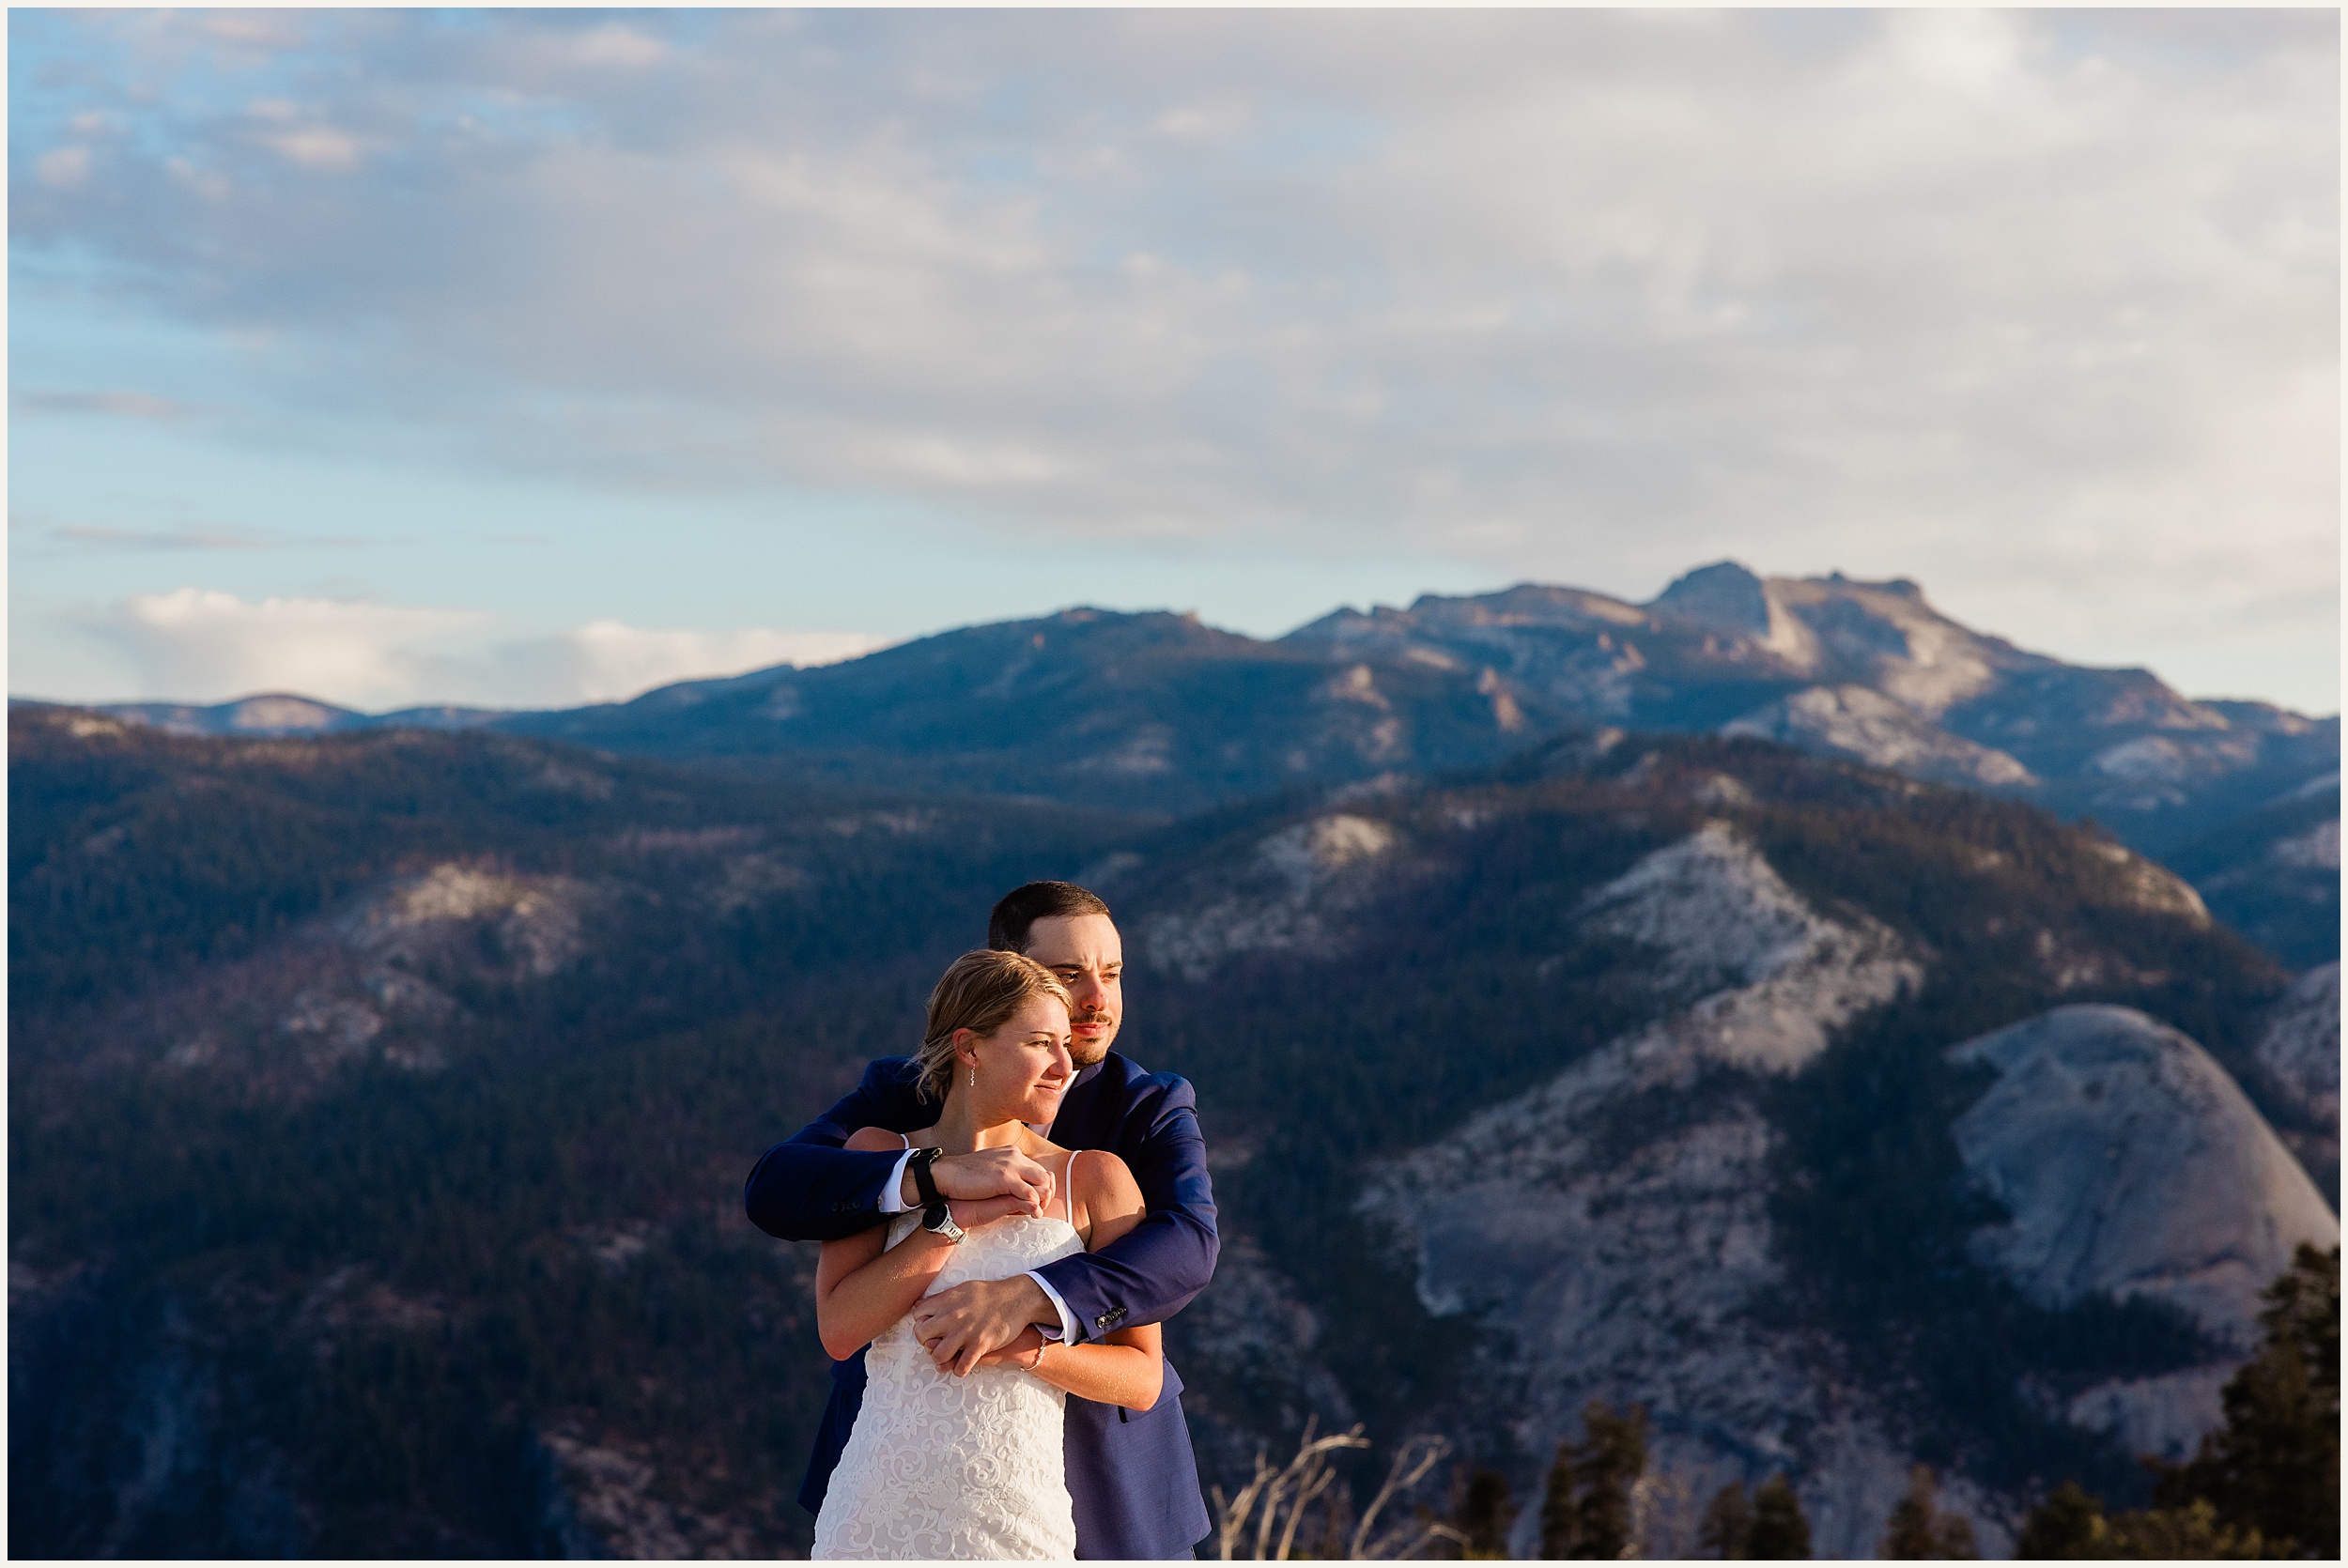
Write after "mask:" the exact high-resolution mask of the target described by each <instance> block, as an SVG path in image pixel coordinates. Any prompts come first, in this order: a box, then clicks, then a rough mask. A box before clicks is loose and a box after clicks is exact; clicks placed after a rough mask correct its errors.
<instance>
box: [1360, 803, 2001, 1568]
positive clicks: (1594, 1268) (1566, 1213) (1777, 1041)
mask: <svg viewBox="0 0 2348 1568" xmlns="http://www.w3.org/2000/svg"><path fill="white" fill-rule="evenodd" d="M1583 927H1584V929H1585V930H1589V931H1591V932H1593V933H1597V934H1604V935H1609V936H1614V937H1617V938H1627V939H1629V940H1630V941H1632V942H1635V943H1638V944H1639V945H1641V946H1643V947H1644V948H1645V949H1646V950H1647V954H1648V957H1649V961H1650V964H1651V968H1650V969H1649V970H1648V971H1647V972H1648V973H1649V974H1650V976H1651V977H1652V978H1651V983H1652V984H1653V986H1654V987H1655V989H1656V992H1657V994H1658V997H1659V1000H1661V999H1665V998H1669V999H1672V1000H1673V1001H1674V1002H1675V1003H1677V1004H1682V1005H1679V1006H1677V1007H1676V1010H1673V1011H1671V1012H1669V1013H1667V1014H1666V1015H1665V1016H1663V1017H1662V1018H1661V1019H1659V1020H1658V1021H1657V1022H1655V1023H1654V1024H1652V1025H1650V1026H1649V1027H1647V1028H1645V1029H1643V1030H1640V1031H1638V1032H1636V1033H1634V1034H1632V1035H1630V1036H1628V1037H1626V1038H1621V1039H1618V1040H1616V1041H1614V1043H1613V1044H1611V1045H1609V1046H1607V1047H1605V1048H1604V1049H1602V1050H1601V1051H1599V1052H1598V1053H1596V1054H1594V1055H1592V1056H1590V1057H1588V1058H1586V1059H1584V1060H1583V1061H1582V1062H1580V1063H1577V1064H1576V1065H1575V1066H1574V1067H1572V1068H1569V1069H1568V1070H1567V1071H1566V1072H1564V1073H1562V1074H1560V1075H1559V1076H1558V1077H1556V1078H1555V1079H1553V1080H1552V1081H1551V1082H1550V1083H1548V1084H1543V1085H1542V1086H1540V1087H1539V1088H1537V1089H1535V1090H1534V1091H1532V1092H1531V1093H1529V1094H1526V1095H1523V1096H1521V1097H1519V1098H1518V1099H1513V1100H1510V1101H1507V1102H1506V1103H1504V1104H1501V1105H1497V1106H1493V1107H1491V1109H1489V1110H1486V1111H1484V1112H1482V1113H1480V1114H1478V1115H1475V1116H1474V1117H1472V1118H1471V1119H1470V1120H1469V1121H1468V1123H1467V1124H1466V1125H1465V1126H1464V1127H1462V1128H1461V1129H1460V1130H1459V1131H1458V1132H1456V1133H1454V1134H1453V1135H1452V1136H1450V1137H1448V1138H1445V1139H1444V1140H1443V1141H1442V1142H1440V1143H1438V1144H1435V1145H1430V1146H1429V1147H1425V1148H1421V1149H1418V1150H1416V1151H1414V1152H1413V1153H1411V1154H1409V1155H1407V1156H1405V1157H1403V1158H1402V1159H1399V1160H1398V1161H1392V1162H1390V1163H1388V1164H1386V1165H1384V1166H1383V1167H1382V1168H1380V1169H1379V1170H1378V1171H1377V1172H1376V1173H1375V1174H1374V1176H1372V1178H1371V1180H1370V1182H1369V1184H1368V1186H1367V1191H1365V1193H1364V1195H1363V1198H1362V1209H1363V1211H1364V1212H1365V1213H1366V1214H1367V1215H1368V1216H1370V1217H1372V1218H1373V1220H1374V1221H1376V1222H1381V1223H1383V1225H1384V1226H1385V1227H1387V1229H1388V1231H1389V1233H1390V1234H1391V1235H1392V1236H1393V1237H1394V1239H1395V1241H1396V1244H1397V1245H1398V1246H1399V1247H1400V1248H1401V1249H1403V1251H1404V1253H1405V1255H1406V1256H1407V1257H1408V1258H1409V1259H1410V1262H1411V1266H1412V1267H1413V1269H1414V1271H1415V1274H1416V1277H1417V1281H1418V1290H1419V1295H1420V1299H1421V1300H1422V1301H1423V1302H1424V1303H1425V1305H1426V1306H1427V1308H1428V1309H1429V1311H1430V1312H1433V1313H1435V1314H1439V1315H1445V1316H1461V1317H1466V1318H1469V1319H1471V1320H1473V1321H1475V1322H1477V1323H1479V1324H1481V1325H1483V1326H1486V1327H1489V1328H1491V1329H1496V1330H1500V1331H1501V1334H1502V1336H1503V1338H1504V1340H1505V1343H1506V1344H1507V1345H1510V1346H1511V1350H1510V1352H1509V1355H1510V1357H1511V1358H1512V1360H1510V1363H1509V1365H1508V1366H1507V1368H1506V1371H1505V1373H1504V1374H1503V1376H1504V1377H1505V1378H1506V1379H1508V1380H1511V1381H1512V1383H1513V1384H1514V1385H1515V1386H1518V1387H1520V1388H1521V1389H1522V1407H1521V1414H1520V1415H1519V1417H1518V1420H1517V1426H1518V1431H1517V1437H1518V1440H1519V1441H1520V1442H1521V1443H1522V1445H1523V1446H1524V1447H1525V1449H1526V1450H1528V1451H1529V1452H1534V1453H1546V1452H1548V1450H1549V1449H1550V1448H1552V1447H1553V1446H1554V1444H1555V1443H1556V1442H1557V1440H1558V1439H1559V1438H1560V1437H1565V1436H1568V1435H1570V1434H1572V1433H1573V1432H1575V1431H1576V1430H1577V1425H1576V1423H1577V1422H1578V1419H1579V1416H1580V1412H1581V1409H1582V1407H1583V1403H1584V1402H1585V1401H1587V1400H1588V1399H1590V1398H1593V1397H1596V1398H1602V1399H1605V1400H1607V1401H1609V1402H1610V1403H1612V1404H1614V1405H1617V1406H1620V1405H1625V1404H1630V1403H1637V1404H1643V1405H1645V1406H1646V1407H1647V1409H1648V1411H1649V1413H1650V1416H1651V1417H1652V1419H1653V1421H1654V1422H1655V1440H1654V1453H1655V1457H1656V1463H1657V1465H1658V1467H1659V1468H1661V1469H1663V1470H1666V1471H1669V1472H1670V1473H1671V1474H1673V1475H1675V1476H1676V1477H1678V1478H1680V1480H1681V1481H1682V1482H1684V1483H1686V1484H1687V1485H1688V1486H1689V1487H1690V1488H1691V1489H1692V1490H1693V1491H1696V1492H1701V1493H1702V1495H1703V1497H1705V1498H1708V1497H1709V1496H1710V1495H1711V1492H1712V1491H1713V1490H1716V1489H1717V1488H1719V1487H1720V1486H1722V1485H1725V1484H1727V1483H1729V1482H1730V1481H1732V1480H1742V1481H1746V1482H1749V1483H1758V1482H1759V1481H1761V1480H1763V1479H1764V1478H1766V1477H1767V1476H1768V1475H1769V1474H1772V1473H1775V1472H1776V1471H1778V1470H1780V1469H1785V1470H1789V1471H1792V1472H1793V1473H1795V1474H1797V1475H1799V1476H1800V1477H1801V1478H1803V1479H1802V1483H1801V1487H1802V1498H1803V1504H1804V1507H1805V1509H1806V1510H1807V1512H1808V1513H1809V1514H1810V1517H1811V1521H1812V1525H1813V1528H1814V1530H1815V1539H1816V1545H1817V1549H1818V1550H1819V1551H1820V1552H1822V1553H1826V1554H1829V1555H1838V1556H1866V1555H1870V1554H1871V1553H1872V1551H1873V1548H1874V1545H1875V1542H1876V1540H1877V1537H1878V1536H1879V1534H1880V1533H1881V1530H1882V1524H1883V1520H1884V1519H1885V1517H1887V1516H1888V1514H1889V1513H1890V1511H1891V1509H1892V1505H1893V1504H1894V1503H1895V1502H1896V1501H1897V1500H1898V1499H1899V1498H1900V1496H1901V1495H1902V1493H1903V1491H1904V1489H1905V1487H1906V1485H1907V1473H1908V1472H1907V1466H1908V1457H1907V1456H1906V1455H1905V1454H1904V1453H1902V1451H1901V1450H1900V1448H1899V1445H1898V1443H1897V1442H1896V1441H1895V1440H1894V1439H1892V1437H1890V1436H1889V1434H1888V1431H1887V1429H1886V1427H1885V1424H1884V1422H1883V1420H1882V1418H1881V1415H1880V1412H1878V1411H1877V1409H1876V1408H1875V1407H1874V1406H1873V1404H1872V1403H1871V1401H1870V1399H1869V1398H1868V1396H1867V1395H1865V1394H1864V1393H1862V1392H1861V1391H1860V1390H1859V1389H1857V1388H1856V1387H1855V1386H1854V1385H1853V1384H1852V1383H1851V1382H1850V1381H1848V1380H1847V1379H1846V1378H1845V1377H1844V1376H1842V1375H1840V1374H1839V1373H1838V1372H1837V1370H1836V1363H1837V1350H1836V1347H1835V1346H1834V1345H1833V1344H1832V1343H1831V1342H1830V1341H1828V1340H1827V1339H1825V1338H1824V1337H1823V1336H1821V1335H1818V1334H1815V1333H1812V1332H1808V1331H1805V1330H1801V1329H1799V1328H1787V1327H1784V1326H1771V1324H1770V1323H1769V1319H1768V1316H1767V1314H1764V1313H1762V1312H1761V1311H1760V1310H1759V1309H1760V1307H1761V1304H1762V1302H1763V1300H1764V1299H1765V1298H1766V1296H1767V1295H1768V1293H1769V1291H1770V1290H1771V1289H1772V1288H1774V1287H1775V1286H1777V1285H1778V1284H1781V1282H1782V1278H1783V1275H1782V1269H1781V1267H1780V1265H1779V1264H1778V1262H1777V1261H1776V1259H1775V1257H1774V1256H1773V1254H1772V1251H1771V1238H1770V1237H1771V1233H1770V1224H1769V1211H1768V1210H1769V1181H1770V1175H1769V1156H1770V1153H1771V1150H1772V1147H1773V1145H1774V1141H1775V1139H1776V1137H1777V1134H1776V1132H1775V1131H1774V1130H1772V1129H1771V1127H1770V1126H1769V1122H1768V1121H1767V1120H1766V1119H1765V1117H1764V1116H1763V1115H1762V1114H1761V1112H1760V1109H1759V1107H1758V1105H1757V1103H1756V1100H1755V1098H1754V1096H1753V1089H1754V1087H1755V1086H1756V1085H1757V1084H1760V1083H1761V1082H1762V1081H1763V1080H1764V1078H1765V1077H1773V1076H1776V1075H1780V1074H1784V1073H1786V1072H1790V1071H1793V1070H1796V1069H1798V1068H1800V1067H1801V1066H1802V1065H1803V1064H1805V1063H1806V1062H1808V1061H1810V1060H1811V1059H1812V1058H1813V1057H1815V1055H1816V1053H1818V1052H1819V1051H1821V1050H1823V1049H1824V1048H1825V1045H1826V1042H1827V1039H1828V1037H1829V1035H1830V1034H1831V1031H1832V1030H1833V1029H1834V1028H1835V1027H1837V1026H1838V1025H1840V1024H1842V1023H1844V1022H1847V1021H1848V1020H1849V1019H1850V1018H1852V1017H1853V1016H1855V1015H1856V1014H1857V1013H1858V1012H1859V1011H1861V1009H1863V1008H1865V1007H1870V1006H1873V1005H1875V1004H1877V1003H1880V1002H1882V1001H1885V1000H1888V999H1889V998H1890V997H1891V996H1892V995H1893V994H1894V993H1895V992H1897V991H1898V989H1899V988H1900V987H1901V986H1902V985H1903V984H1905V983H1908V982H1910V981H1912V980H1914V979H1915V978H1916V977H1918V976H1919V975H1920V974H1921V970H1920V967H1919V966H1918V964H1917V963H1916V961H1915V960H1914V959H1913V958H1912V957H1910V956H1909V955H1908V954H1907V953H1906V952H1905V951H1904V950H1903V949H1902V947H1901V946H1900V945H1899V943H1898V942H1897V940H1896V939H1895V938H1894V937H1893V936H1892V933H1891V932H1889V931H1888V930H1884V929H1882V928H1881V927H1879V926H1877V925H1875V924H1874V923H1873V922H1868V921H1864V920H1863V919H1861V920H1854V921H1852V922H1848V923H1846V922H1843V921H1838V920H1834V919H1830V918H1828V917H1827V916H1825V915H1822V914H1820V913H1819V912H1818V911H1817V910H1815V909H1814V908H1812V907H1811V906H1810V905H1809V904H1808V903H1807V902H1806V901H1805V900H1803V899H1801V898H1800V895H1798V894H1797V893H1795V892H1794V891H1793V889H1792V888H1790V887H1788V886H1787V885H1786V884H1785V883H1784V880H1783V879H1782V878H1781V877H1779V876H1778V874H1777V872H1776V871H1775V869H1773V868H1771V867H1770V866H1769V863H1768V861H1767V860H1766V859H1764V858H1763V857H1762V856H1761V855H1759V854H1758V853H1755V852H1754V851H1753V849H1752V848H1751V847H1750V846H1749V845H1747V844H1746V843H1744V842H1743V841H1742V840H1740V839H1739V838H1738V836H1737V834H1736V833H1735V832H1734V830H1732V829H1731V828H1729V827H1728V826H1727V825H1726V824H1724V823H1719V822H1715V823H1711V824H1709V825H1707V826H1706V827H1705V828H1704V829H1702V830H1701V831H1699V832H1698V833H1696V834H1695V835H1693V836H1691V838H1686V839H1683V840H1681V841H1680V842H1678V843H1676V844H1674V845H1671V846H1669V847H1667V848H1665V849H1662V850H1660V851H1657V852H1656V853H1652V854H1650V855H1648V856H1646V857H1645V859H1643V860H1642V861H1640V862H1639V864H1638V865H1636V866H1634V867H1633V868H1632V869H1630V871H1629V872H1627V873H1625V874H1624V875H1623V876H1621V877H1618V878H1616V879H1615V880H1614V881H1613V882H1612V883H1610V884H1606V885H1605V886H1603V887H1601V888H1599V890H1598V891H1597V892H1595V893H1593V894H1592V895H1591V896H1590V897H1589V898H1588V899H1587V900H1585V903H1584V906H1583ZM1666 1101H1670V1102H1674V1103H1676V1106H1677V1109H1676V1111H1675V1112H1673V1113H1671V1114H1659V1107H1660V1106H1661V1104H1662V1103H1664V1102H1666ZM1948 1499H1949V1501H1950V1503H1951V1505H1952V1506H1954V1507H1957V1508H1959V1509H1961V1510H1970V1511H1971V1512H1973V1513H1975V1514H1979V1515H1980V1517H1979V1520H1978V1523H1977V1528H1978V1529H1979V1530H1981V1531H1982V1535H1983V1539H1984V1541H1985V1544H1987V1545H1990V1546H1991V1548H1992V1549H1993V1550H1994V1549H1997V1547H1998V1545H1999V1544H2000V1543H2002V1542H2003V1540H2004V1539H2005V1536H2004V1534H2003V1532H2002V1530H2001V1528H2000V1526H1999V1524H1998V1523H1997V1519H1996V1516H1995V1514H1994V1513H1993V1512H1991V1511H1989V1510H1987V1509H1985V1508H1983V1507H1981V1506H1980V1504H1981V1501H1982V1499H1980V1498H1979V1497H1978V1495H1977V1494H1975V1493H1973V1492H1972V1491H1970V1489H1969V1488H1968V1487H1966V1486H1965V1485H1963V1484H1959V1485H1956V1486H1954V1487H1953V1488H1952V1489H1951V1491H1950V1493H1949V1494H1948ZM1530 1512H1531V1513H1532V1514H1534V1515H1536V1516H1537V1509H1535V1510H1531V1511H1530ZM1525 1545H1528V1546H1529V1545H1530V1543H1529V1542H1527V1543H1525Z"/></svg>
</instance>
